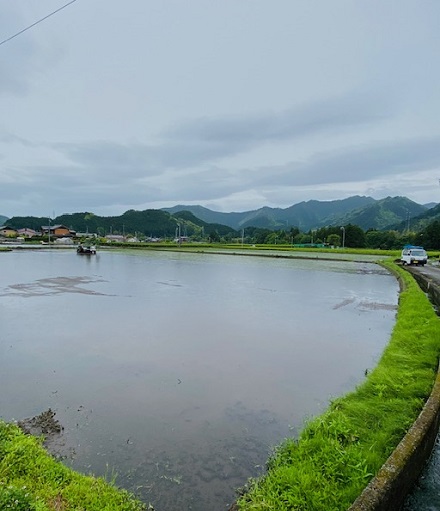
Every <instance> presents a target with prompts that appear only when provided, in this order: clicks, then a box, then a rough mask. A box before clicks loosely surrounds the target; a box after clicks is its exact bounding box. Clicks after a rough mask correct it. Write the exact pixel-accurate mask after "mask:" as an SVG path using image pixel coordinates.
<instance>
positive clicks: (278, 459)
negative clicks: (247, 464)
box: [237, 262, 440, 511]
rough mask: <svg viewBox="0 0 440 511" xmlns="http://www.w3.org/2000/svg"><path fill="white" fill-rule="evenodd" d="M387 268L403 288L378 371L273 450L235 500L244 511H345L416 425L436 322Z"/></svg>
mask: <svg viewBox="0 0 440 511" xmlns="http://www.w3.org/2000/svg"><path fill="white" fill-rule="evenodd" d="M384 264H385V265H386V266H387V267H388V268H389V269H391V270H392V271H394V272H397V273H398V275H399V278H400V279H401V282H403V285H404V289H403V291H402V292H401V294H400V300H399V310H398V314H397V320H396V324H395V327H394V329H393V333H392V336H391V340H390V342H389V344H388V346H387V347H386V349H385V351H384V353H383V355H382V357H381V360H380V361H379V364H378V365H377V367H376V368H375V369H374V370H373V371H372V372H371V373H370V374H369V375H368V376H367V378H366V380H365V381H364V383H362V384H361V385H360V386H359V387H358V388H357V389H356V390H355V391H354V392H352V393H350V394H348V395H346V396H344V397H342V398H339V399H336V400H334V401H333V402H332V404H331V405H330V407H329V409H328V410H327V411H326V412H325V413H324V414H323V415H321V416H319V417H317V418H315V419H312V420H311V421H310V422H308V423H307V424H306V425H305V428H304V430H303V431H302V433H301V434H300V436H299V438H298V440H294V439H287V440H285V441H284V443H283V444H282V445H281V446H279V447H278V448H277V449H276V450H275V452H274V454H273V456H272V457H271V459H270V460H269V462H268V471H267V474H266V475H264V476H263V477H261V478H260V479H257V480H251V481H249V483H248V485H247V488H246V490H247V492H246V493H244V495H243V496H242V497H241V498H240V499H239V500H238V503H237V504H238V508H239V509H240V510H241V511H250V510H252V511H256V510H275V509H276V510H277V511H287V510H314V511H319V510H322V511H333V510H346V509H348V507H349V506H350V505H351V503H352V502H353V501H354V500H355V499H356V498H357V496H358V495H359V494H360V493H361V492H362V490H363V489H364V488H365V486H366V485H367V483H368V482H369V480H370V479H371V478H372V477H373V475H374V474H376V473H377V471H378V470H379V468H380V467H381V466H382V464H383V463H384V462H385V461H386V459H387V458H388V456H389V455H390V454H391V452H392V451H393V450H394V448H395V447H396V446H397V444H398V443H399V442H400V440H401V439H402V438H403V436H404V435H405V433H406V432H407V430H408V429H409V427H410V426H411V425H412V423H413V422H414V420H415V419H416V418H417V416H418V414H419V412H420V410H421V408H422V407H423V404H424V402H425V401H426V399H427V397H428V396H429V394H430V391H431V388H432V385H433V382H434V379H435V375H436V371H437V362H438V356H439V349H440V321H439V318H438V317H437V316H436V315H435V312H434V310H433V308H432V306H431V304H430V302H429V300H428V299H427V298H426V296H425V294H424V293H423V292H422V291H421V290H420V289H419V287H418V286H417V284H416V283H415V281H414V280H413V278H412V277H411V275H409V274H408V273H407V272H405V271H404V270H402V269H400V268H398V267H397V266H396V265H395V264H393V263H391V262H387V263H384Z"/></svg>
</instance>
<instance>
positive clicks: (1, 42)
mask: <svg viewBox="0 0 440 511" xmlns="http://www.w3.org/2000/svg"><path fill="white" fill-rule="evenodd" d="M74 2H76V0H71V1H70V2H67V4H65V5H63V6H62V7H59V8H58V9H56V10H55V11H53V12H51V13H50V14H48V15H47V16H44V18H41V19H40V20H38V21H36V22H35V23H32V25H29V26H28V27H26V28H23V30H20V32H17V33H16V34H14V35H11V37H8V38H7V39H5V40H3V41H0V46H1V45H2V44H5V43H7V42H8V41H10V40H11V39H14V37H17V36H19V35H21V34H22V33H23V32H26V30H29V29H30V28H32V27H35V25H38V23H41V22H42V21H44V20H47V18H50V17H51V16H53V15H54V14H56V13H57V12H60V11H62V10H63V9H65V8H66V7H67V6H69V5H70V4H73V3H74Z"/></svg>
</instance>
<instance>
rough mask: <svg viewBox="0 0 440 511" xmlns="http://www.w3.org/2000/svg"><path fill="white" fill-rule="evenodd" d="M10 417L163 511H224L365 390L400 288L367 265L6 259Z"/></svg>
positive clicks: (2, 276) (4, 349)
mask: <svg viewBox="0 0 440 511" xmlns="http://www.w3.org/2000/svg"><path fill="white" fill-rule="evenodd" d="M0 259H1V272H0V323H1V325H2V332H1V337H0V387H1V389H2V392H1V393H0V414H1V417H2V418H4V419H6V420H11V419H17V420H18V419H22V418H24V417H31V416H34V415H37V414H39V413H41V412H42V411H43V410H47V409H48V408H51V409H52V410H53V411H55V412H56V417H57V419H58V420H59V421H60V423H61V424H62V425H63V426H64V430H63V432H62V433H61V435H60V438H59V442H58V452H59V454H60V455H62V456H64V457H65V463H67V464H69V465H71V466H73V467H74V468H76V469H78V470H81V471H84V472H93V473H95V474H98V475H106V476H108V477H112V476H114V475H116V482H117V484H119V485H120V486H123V487H125V488H127V489H129V490H131V491H133V492H135V493H136V494H137V495H138V496H139V497H140V498H141V499H142V500H144V501H145V502H147V503H149V502H151V503H152V504H153V505H154V507H155V509H156V511H177V510H179V511H181V510H194V511H206V510H207V509H209V510H212V511H215V510H222V509H225V508H226V507H227V505H228V504H229V503H231V502H232V501H233V500H234V497H235V494H234V489H235V488H237V487H239V486H241V485H243V484H244V483H245V481H246V479H247V478H248V477H250V476H256V475H258V474H260V473H261V472H262V470H263V469H264V463H265V461H266V459H267V456H268V454H269V452H270V450H271V447H272V446H273V445H275V444H276V443H279V442H280V441H281V440H282V438H284V437H286V436H288V435H295V434H297V432H298V430H299V429H300V428H301V426H302V424H303V421H304V420H305V418H306V417H307V416H311V415H314V414H317V413H319V412H320V411H322V410H323V409H325V407H326V406H327V405H328V401H329V399H331V397H332V396H339V395H341V394H343V393H345V392H347V391H349V390H351V389H353V388H354V387H355V385H356V384H357V383H358V382H360V381H362V378H363V377H364V373H365V370H366V369H368V368H372V367H373V366H374V365H375V363H376V361H377V359H378V357H379V356H380V353H381V352H382V350H383V347H384V345H385V344H386V342H387V340H388V338H389V335H390V332H391V329H392V326H393V324H394V318H395V309H396V304H397V297H398V286H397V283H396V281H395V279H394V278H393V277H392V276H390V275H388V274H387V273H386V272H385V271H384V270H382V269H380V268H379V267H376V266H375V265H372V264H368V263H347V262H345V263H340V262H336V261H335V262H333V261H326V262H323V261H304V260H296V261H295V260H278V259H274V260H270V259H267V258H261V259H260V258H257V257H252V258H246V257H233V256H227V255H202V254H180V253H172V254H171V253H151V252H147V253H128V252H124V253H117V252H110V251H102V252H100V253H99V254H98V255H97V256H96V257H85V256H78V255H77V254H76V253H74V251H70V250H53V251H36V252H26V251H21V252H18V251H17V252H10V253H5V254H1V255H0Z"/></svg>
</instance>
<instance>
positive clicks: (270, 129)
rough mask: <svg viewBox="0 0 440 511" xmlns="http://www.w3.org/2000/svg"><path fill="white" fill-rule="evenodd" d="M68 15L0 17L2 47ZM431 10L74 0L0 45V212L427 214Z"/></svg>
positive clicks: (423, 5) (432, 198)
mask: <svg viewBox="0 0 440 511" xmlns="http://www.w3.org/2000/svg"><path fill="white" fill-rule="evenodd" d="M65 3H66V2H65V1H59V0H39V1H38V2H36V1H30V2H26V3H21V2H14V3H8V4H6V5H5V6H3V7H2V10H3V13H2V16H1V18H0V40H4V39H6V38H8V37H10V36H11V35H12V34H13V33H16V32H18V31H19V30H21V29H23V28H24V27H26V26H29V25H30V24H32V23H34V22H35V21H36V20H38V19H41V18H42V17H44V16H45V15H47V14H48V13H50V12H52V11H54V10H56V9H58V8H60V7H61V6H63V5H64V4H65ZM439 19H440V4H439V3H438V2H436V1H435V0H424V1H423V2H419V3H417V4H416V3H414V2H411V1H409V0H399V1H397V0H391V1H389V2H380V1H379V0H373V1H371V2H368V3H363V2H345V1H344V2H342V1H338V0H336V1H335V2H324V1H323V0H318V1H317V2H314V3H313V4H310V3H309V2H305V1H298V2H292V1H291V0H276V1H275V2H270V3H269V2H266V1H263V0H253V1H252V2H251V1H249V0H243V1H241V2H237V1H236V0H234V1H233V0H225V1H224V2H214V1H213V0H203V1H202V0H191V2H188V3H185V4H184V3H183V2H179V0H169V1H167V2H162V3H157V2H152V1H149V0H130V1H129V2H126V3H124V4H123V5H122V4H120V3H119V2H116V1H114V0H107V1H104V0H96V1H95V2H86V1H84V0H76V1H75V2H74V3H72V4H71V5H69V6H67V7H66V8H65V9H63V10H62V11H60V12H58V13H57V14H55V15H54V16H52V17H50V18H49V19H47V20H45V21H44V22H42V23H40V24H38V25H37V26H35V27H33V28H32V29H30V30H28V31H26V32H24V33H23V34H21V35H20V36H18V37H16V38H14V39H12V40H10V41H9V42H7V43H5V44H3V45H1V46H0V102H1V106H2V112H3V116H2V119H1V121H0V200H1V206H0V214H1V215H6V216H8V217H12V216H28V215H32V216H52V215H53V214H55V215H56V216H58V215H61V214H63V213H74V212H80V211H90V212H93V213H95V214H98V215H104V216H110V215H120V214H122V213H123V212H125V211H126V210H128V209H136V210H144V209H150V208H154V209H158V208H161V207H171V206H174V205H177V204H198V205H202V206H205V207H207V208H210V209H213V210H215V211H223V212H230V211H248V210H253V209H258V208H260V207H263V206H270V207H280V208H286V207H289V206H291V205H293V204H297V203H299V202H302V201H307V200H322V201H327V200H337V199H344V198H347V197H350V196H353V195H367V196H371V197H373V198H375V199H382V198H385V197H387V196H406V197H408V198H409V199H411V200H413V201H415V202H418V203H419V204H426V203H430V202H440V186H439V184H440V182H439V178H440V127H439V122H438V119H439V117H440V101H439V92H438V91H439V90H440V83H439V82H440V69H439V68H438V66H437V65H436V62H437V59H438V57H437V56H438V55H439V54H440V37H439V35H438V21H439Z"/></svg>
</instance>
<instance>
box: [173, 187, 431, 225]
mask: <svg viewBox="0 0 440 511" xmlns="http://www.w3.org/2000/svg"><path fill="white" fill-rule="evenodd" d="M430 207H432V204H430V205H429V206H424V205H420V204H417V203H416V202H414V201H412V200H410V199H408V198H406V197H387V198H385V199H381V200H376V199H373V198H372V197H364V196H358V195H356V196H353V197H349V198H347V199H342V200H335V201H317V200H310V201H306V202H300V203H298V204H294V205H293V206H290V207H288V208H285V209H282V208H270V207H267V206H266V207H262V208H260V209H256V210H252V211H243V212H240V213H221V212H217V211H212V210H210V209H208V208H204V207H202V206H190V205H188V206H185V205H178V206H174V207H172V208H163V211H167V212H169V213H171V214H176V213H179V212H181V211H190V212H191V213H192V214H193V215H194V216H196V217H197V218H200V219H201V220H203V221H205V222H208V223H218V224H223V225H227V226H229V227H232V228H233V229H236V230H239V229H244V228H246V227H251V226H252V227H261V228H266V229H271V230H277V229H282V228H290V227H293V226H295V227H298V228H299V229H300V231H304V232H306V231H309V230H310V229H316V228H319V227H325V226H329V225H346V224H353V225H358V226H359V227H362V229H364V230H367V229H378V230H385V229H390V228H397V226H402V224H403V229H405V227H407V226H408V224H409V225H410V226H411V221H412V220H414V218H418V217H419V216H421V215H424V214H425V213H426V212H427V211H429V210H430Z"/></svg>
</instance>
